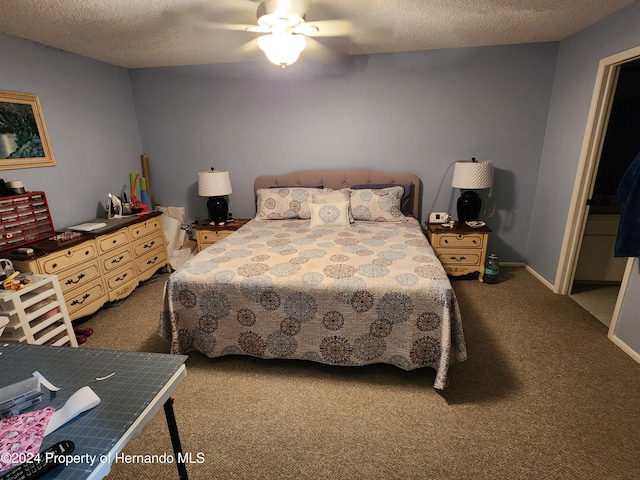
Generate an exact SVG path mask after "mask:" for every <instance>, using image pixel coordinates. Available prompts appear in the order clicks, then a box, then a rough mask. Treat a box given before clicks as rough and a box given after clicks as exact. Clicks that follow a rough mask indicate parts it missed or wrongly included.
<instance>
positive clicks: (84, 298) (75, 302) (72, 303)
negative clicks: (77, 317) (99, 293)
mask: <svg viewBox="0 0 640 480" xmlns="http://www.w3.org/2000/svg"><path fill="white" fill-rule="evenodd" d="M90 296H91V294H90V293H85V294H84V295H83V296H82V300H74V301H73V302H71V305H81V304H83V303H84V302H85V300H86V299H87V298H89V297H90Z"/></svg>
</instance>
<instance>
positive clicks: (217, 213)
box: [207, 197, 229, 224]
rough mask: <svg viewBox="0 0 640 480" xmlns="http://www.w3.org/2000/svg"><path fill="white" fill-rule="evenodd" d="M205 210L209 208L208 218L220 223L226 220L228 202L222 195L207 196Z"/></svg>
mask: <svg viewBox="0 0 640 480" xmlns="http://www.w3.org/2000/svg"><path fill="white" fill-rule="evenodd" d="M207 210H209V220H211V221H212V222H215V223H216V224H222V223H225V222H226V221H227V214H228V213H229V204H228V203H227V199H226V198H224V197H209V200H208V201H207Z"/></svg>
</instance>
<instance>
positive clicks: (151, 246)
mask: <svg viewBox="0 0 640 480" xmlns="http://www.w3.org/2000/svg"><path fill="white" fill-rule="evenodd" d="M155 244H156V241H155V240H154V241H152V242H151V243H145V244H144V247H142V248H153V246H154V245H155Z"/></svg>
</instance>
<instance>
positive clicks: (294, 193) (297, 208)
mask: <svg viewBox="0 0 640 480" xmlns="http://www.w3.org/2000/svg"><path fill="white" fill-rule="evenodd" d="M320 191H322V190H321V189H319V188H308V187H293V188H260V189H258V191H257V192H256V193H257V196H258V200H257V205H256V207H257V213H256V218H258V219H260V220H289V219H293V218H301V219H305V220H306V219H309V218H311V210H309V204H310V203H311V201H312V200H313V194H314V193H316V192H320Z"/></svg>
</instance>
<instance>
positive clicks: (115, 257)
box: [100, 245, 133, 272]
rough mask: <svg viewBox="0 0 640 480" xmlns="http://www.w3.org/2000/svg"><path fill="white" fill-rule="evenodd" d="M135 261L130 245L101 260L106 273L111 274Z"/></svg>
mask: <svg viewBox="0 0 640 480" xmlns="http://www.w3.org/2000/svg"><path fill="white" fill-rule="evenodd" d="M132 259H133V257H132V255H131V250H130V249H129V245H126V246H124V247H122V248H120V249H119V250H116V251H115V252H113V253H112V254H111V255H109V256H108V257H104V258H100V262H101V264H102V268H103V270H104V271H105V272H110V271H112V270H115V269H117V268H120V267H122V266H123V265H125V264H126V263H130V262H131V260H132Z"/></svg>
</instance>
